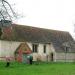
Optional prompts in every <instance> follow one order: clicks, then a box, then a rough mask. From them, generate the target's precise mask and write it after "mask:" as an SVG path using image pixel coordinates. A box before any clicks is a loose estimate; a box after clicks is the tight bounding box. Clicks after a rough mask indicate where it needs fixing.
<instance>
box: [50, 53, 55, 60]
mask: <svg viewBox="0 0 75 75" xmlns="http://www.w3.org/2000/svg"><path fill="white" fill-rule="evenodd" d="M50 57H51V61H53V60H54V58H53V57H54V53H50Z"/></svg>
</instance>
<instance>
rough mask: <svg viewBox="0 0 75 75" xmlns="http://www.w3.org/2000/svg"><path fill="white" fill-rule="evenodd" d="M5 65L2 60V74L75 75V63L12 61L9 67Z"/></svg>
mask: <svg viewBox="0 0 75 75" xmlns="http://www.w3.org/2000/svg"><path fill="white" fill-rule="evenodd" d="M5 65H6V63H5V62H0V75H75V63H40V64H33V65H28V64H23V63H17V62H12V63H11V64H10V67H8V68H6V67H5Z"/></svg>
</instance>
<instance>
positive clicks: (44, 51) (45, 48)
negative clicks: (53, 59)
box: [44, 45, 46, 53]
mask: <svg viewBox="0 0 75 75" xmlns="http://www.w3.org/2000/svg"><path fill="white" fill-rule="evenodd" d="M44 53H46V45H44Z"/></svg>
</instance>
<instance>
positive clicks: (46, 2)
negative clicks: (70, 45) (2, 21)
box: [8, 0, 75, 33]
mask: <svg viewBox="0 0 75 75" xmlns="http://www.w3.org/2000/svg"><path fill="white" fill-rule="evenodd" d="M8 1H9V3H15V4H16V5H15V10H16V11H17V12H18V13H21V14H23V15H24V16H25V17H24V18H21V19H19V20H18V21H17V22H16V23H18V24H23V25H30V26H36V27H42V28H49V29H56V30H65V31H69V32H70V33H73V32H74V28H73V26H74V24H75V0H12V1H11V0H8Z"/></svg>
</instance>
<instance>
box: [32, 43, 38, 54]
mask: <svg viewBox="0 0 75 75" xmlns="http://www.w3.org/2000/svg"><path fill="white" fill-rule="evenodd" d="M37 48H38V45H37V44H33V45H32V49H33V52H35V53H37V52H38V51H37V50H38V49H37Z"/></svg>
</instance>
